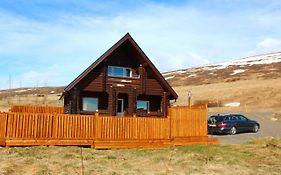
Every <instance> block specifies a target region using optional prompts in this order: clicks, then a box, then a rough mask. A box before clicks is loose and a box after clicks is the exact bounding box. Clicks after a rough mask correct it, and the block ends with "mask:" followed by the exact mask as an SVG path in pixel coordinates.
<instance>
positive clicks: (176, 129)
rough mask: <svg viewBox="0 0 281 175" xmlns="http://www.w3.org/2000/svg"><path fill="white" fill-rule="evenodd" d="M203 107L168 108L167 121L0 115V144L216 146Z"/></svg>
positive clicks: (37, 114) (85, 116) (164, 119)
mask: <svg viewBox="0 0 281 175" xmlns="http://www.w3.org/2000/svg"><path fill="white" fill-rule="evenodd" d="M206 122H207V108H205V107H197V108H191V107H172V108H170V109H169V116H168V117H167V118H160V117H116V116H98V115H68V114H56V113H14V112H9V113H1V114H0V145H1V146H30V145H78V146H79V145H80V146H91V147H93V148H136V147H163V146H173V145H189V144H217V143H218V140H212V139H209V138H208V136H207V123H206Z"/></svg>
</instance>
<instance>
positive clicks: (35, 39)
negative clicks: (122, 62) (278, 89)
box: [0, 0, 281, 89]
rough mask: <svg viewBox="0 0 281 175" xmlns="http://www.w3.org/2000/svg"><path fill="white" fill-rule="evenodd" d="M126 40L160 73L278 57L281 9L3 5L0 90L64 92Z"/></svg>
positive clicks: (258, 3)
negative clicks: (61, 89) (252, 57)
mask: <svg viewBox="0 0 281 175" xmlns="http://www.w3.org/2000/svg"><path fill="white" fill-rule="evenodd" d="M127 32H129V33H130V34H131V35H132V36H133V38H134V39H135V40H136V41H137V43H138V44H139V45H140V47H141V48H142V49H143V50H144V52H145V53H146V54H147V55H148V57H149V58H150V59H151V60H152V61H153V63H154V64H155V65H156V67H158V68H159V70H160V71H168V70H174V69H181V68H187V67H194V66H198V65H204V64H209V63H215V62H221V61H225V60H229V59H235V58H241V57H244V56H250V55H256V54H261V53H268V52H276V51H281V1H279V0H266V1H264V0H247V1H245V0H208V1H207V0H201V1H198V0H187V1H179V0H172V1H164V0H163V1H161V0H159V1H157V0H154V1H148V0H145V1H140V0H134V1H133V0H126V1H122V0H121V1H117V0H116V1H108V0H102V1H99V0H98V1H93V0H79V1H78V0H56V1H55V0H36V1H35V0H29V1H27V0H13V1H11V0H1V1H0V89H5V88H8V87H9V74H10V75H11V77H12V87H13V88H17V87H19V86H22V87H27V86H29V87H34V86H37V85H39V86H44V85H49V86H59V85H61V86H63V85H67V84H68V83H70V82H71V81H72V80H73V79H74V78H75V77H76V76H78V75H79V74H80V73H81V72H82V71H83V70H84V69H85V68H87V67H88V66H89V65H90V64H91V63H92V62H94V61H95V60H96V59H97V58H98V57H99V56H100V55H102V54H103V53H104V52H105V51H106V50H107V49H108V48H109V47H111V46H112V45H113V44H114V43H115V42H117V41H118V40H119V39H120V38H121V37H122V36H124V35H125V34H126V33H127Z"/></svg>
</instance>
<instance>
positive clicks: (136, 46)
mask: <svg viewBox="0 0 281 175" xmlns="http://www.w3.org/2000/svg"><path fill="white" fill-rule="evenodd" d="M127 40H128V41H130V43H131V44H132V46H133V47H135V49H136V50H137V51H138V52H139V53H140V54H141V56H142V58H143V59H144V61H145V62H146V63H147V66H148V67H149V68H150V69H151V70H152V72H153V73H154V75H155V76H156V79H157V80H158V81H159V82H160V84H161V85H162V86H163V87H164V88H165V89H166V90H168V91H169V92H170V94H171V95H172V97H173V98H174V99H177V98H178V95H177V94H176V92H175V91H174V90H173V88H172V87H171V86H170V85H169V83H168V82H167V81H166V80H165V79H164V77H163V76H162V74H161V73H160V72H159V71H158V70H157V68H156V67H155V66H154V65H153V63H152V62H151V61H150V60H149V58H148V57H147V56H146V54H145V53H144V52H143V51H142V49H141V48H140V47H139V46H138V44H137V43H136V42H135V40H134V39H133V38H132V37H131V35H130V34H129V33H127V34H126V35H125V36H124V37H122V38H121V39H120V40H119V41H118V42H117V43H115V44H114V45H113V46H112V47H111V48H110V49H108V50H107V51H106V52H105V53H104V54H103V55H102V56H101V57H99V58H98V59H97V60H96V61H95V62H94V63H93V64H92V65H90V66H89V67H88V68H87V69H86V70H85V71H84V72H82V73H81V74H80V75H79V76H78V77H77V78H76V79H74V80H73V81H72V82H71V83H70V84H69V85H68V86H67V87H66V88H65V89H64V91H65V92H66V91H70V90H71V89H72V88H74V87H75V86H76V85H77V84H78V83H79V82H80V81H81V80H82V79H83V78H84V77H85V76H86V75H88V74H89V73H90V72H91V71H92V70H93V69H95V67H97V66H98V65H99V64H100V63H101V62H103V61H104V60H105V59H106V58H107V57H108V56H109V55H110V54H111V53H112V52H113V51H114V50H116V49H117V48H118V47H119V46H121V45H122V44H123V43H124V42H125V41H127Z"/></svg>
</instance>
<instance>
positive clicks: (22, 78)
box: [14, 64, 61, 87]
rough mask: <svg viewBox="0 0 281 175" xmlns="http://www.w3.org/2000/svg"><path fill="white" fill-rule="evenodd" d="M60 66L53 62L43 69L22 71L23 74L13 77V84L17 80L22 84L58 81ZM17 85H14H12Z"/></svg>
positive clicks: (47, 83) (42, 84) (32, 84)
mask: <svg viewBox="0 0 281 175" xmlns="http://www.w3.org/2000/svg"><path fill="white" fill-rule="evenodd" d="M59 70H60V67H59V66H58V65H57V64H54V65H52V66H50V67H48V68H46V69H45V70H40V71H38V70H30V71H28V72H24V73H23V74H21V75H19V76H17V77H15V78H14V79H15V80H14V81H15V84H17V82H18V83H19V82H20V83H21V84H22V86H46V85H49V83H51V84H52V83H55V82H56V81H60V80H61V78H60V76H59ZM14 86H15V87H17V86H16V85H14Z"/></svg>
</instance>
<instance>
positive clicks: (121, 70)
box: [107, 66, 132, 77]
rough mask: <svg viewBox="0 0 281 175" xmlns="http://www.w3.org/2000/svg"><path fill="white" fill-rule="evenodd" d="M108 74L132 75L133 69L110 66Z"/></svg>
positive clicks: (117, 75)
mask: <svg viewBox="0 0 281 175" xmlns="http://www.w3.org/2000/svg"><path fill="white" fill-rule="evenodd" d="M107 75H109V76H114V77H132V70H131V69H130V68H126V67H115V66H108V70H107Z"/></svg>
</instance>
